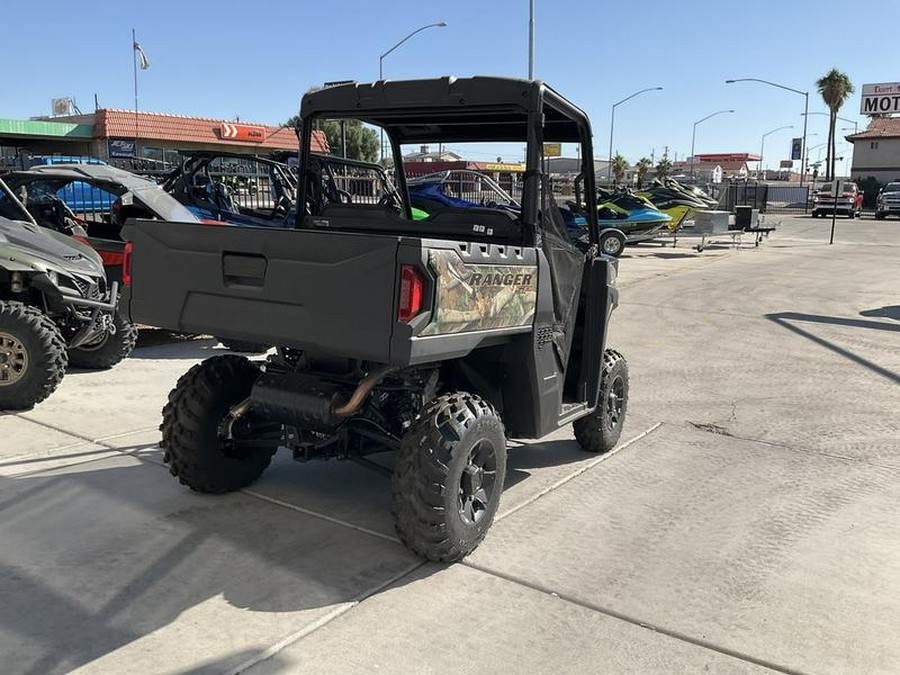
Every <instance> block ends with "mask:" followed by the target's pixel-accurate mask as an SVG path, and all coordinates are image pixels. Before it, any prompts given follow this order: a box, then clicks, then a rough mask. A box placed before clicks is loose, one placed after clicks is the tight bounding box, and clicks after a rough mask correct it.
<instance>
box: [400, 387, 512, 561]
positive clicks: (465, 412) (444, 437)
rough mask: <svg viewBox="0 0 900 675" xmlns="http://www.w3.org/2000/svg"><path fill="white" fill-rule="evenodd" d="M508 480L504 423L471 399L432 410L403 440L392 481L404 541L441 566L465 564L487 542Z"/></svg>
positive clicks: (457, 397) (455, 397)
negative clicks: (453, 563)
mask: <svg viewBox="0 0 900 675" xmlns="http://www.w3.org/2000/svg"><path fill="white" fill-rule="evenodd" d="M505 479H506V436H505V433H504V429H503V422H502V421H501V419H500V416H499V415H498V414H497V412H496V411H495V410H494V408H493V407H492V406H491V405H490V404H489V403H487V402H486V401H485V400H483V399H481V398H479V397H478V396H475V395H473V394H468V393H465V392H456V393H452V394H444V395H442V396H439V397H437V398H436V399H434V400H433V401H431V402H430V403H428V404H427V405H426V406H425V408H424V409H423V410H422V412H421V413H420V414H419V416H418V417H417V419H416V421H415V422H414V423H413V426H412V427H411V428H410V430H409V431H408V432H407V434H406V435H405V436H404V437H403V440H402V442H401V444H400V450H399V452H398V453H397V462H396V468H395V469H394V478H393V486H392V492H393V503H394V507H393V510H394V522H395V527H396V530H397V534H398V535H399V537H400V540H401V541H402V542H403V543H404V544H405V545H406V546H407V547H408V548H409V549H411V550H412V551H413V552H414V553H416V554H417V555H419V556H421V557H423V558H426V559H428V560H432V561H435V562H456V561H458V560H462V559H463V558H464V557H466V556H467V555H468V554H469V553H471V552H472V551H474V550H475V548H476V547H477V546H478V545H479V544H480V543H481V541H482V540H483V539H484V536H485V534H486V533H487V531H488V528H490V526H491V523H492V522H493V520H494V516H495V514H496V513H497V508H498V506H499V504H500V494H501V492H502V490H503V483H504V480H505Z"/></svg>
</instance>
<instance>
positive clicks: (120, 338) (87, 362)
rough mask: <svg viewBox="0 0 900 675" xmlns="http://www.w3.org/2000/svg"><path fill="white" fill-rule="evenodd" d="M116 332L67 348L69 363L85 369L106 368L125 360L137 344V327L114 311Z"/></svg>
mask: <svg viewBox="0 0 900 675" xmlns="http://www.w3.org/2000/svg"><path fill="white" fill-rule="evenodd" d="M113 325H114V326H115V328H116V332H115V333H113V334H109V333H107V334H106V335H104V336H102V337H100V338H99V339H97V340H95V341H94V342H89V343H88V344H85V345H81V346H80V347H76V348H74V349H70V350H69V365H70V366H74V367H76V368H84V369H85V370H108V369H109V368H112V367H113V366H114V365H116V364H117V363H119V362H120V361H123V360H125V359H126V358H128V356H129V355H130V354H131V352H133V351H134V347H135V345H136V344H137V339H138V329H137V327H136V326H135V325H134V324H133V323H129V322H128V321H126V320H125V319H124V318H122V316H121V315H120V314H119V313H118V312H116V313H115V315H114V316H113Z"/></svg>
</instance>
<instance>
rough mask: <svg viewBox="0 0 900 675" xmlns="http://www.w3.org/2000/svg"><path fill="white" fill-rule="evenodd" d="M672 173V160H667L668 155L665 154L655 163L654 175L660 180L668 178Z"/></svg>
mask: <svg viewBox="0 0 900 675" xmlns="http://www.w3.org/2000/svg"><path fill="white" fill-rule="evenodd" d="M671 174H672V162H671V161H670V160H669V155H668V154H665V155H663V156H662V158H661V159H660V160H659V161H658V162H657V163H656V177H657V178H659V179H660V180H664V179H666V178H668V177H669V176H670V175H671Z"/></svg>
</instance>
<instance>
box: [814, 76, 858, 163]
mask: <svg viewBox="0 0 900 675" xmlns="http://www.w3.org/2000/svg"><path fill="white" fill-rule="evenodd" d="M816 87H817V88H818V90H819V93H820V94H821V95H822V100H823V101H825V105H827V106H828V111H829V117H828V155H827V157H826V160H825V180H834V165H835V154H834V145H835V133H834V129H835V126H836V124H837V114H838V111H839V110H840V109H841V106H842V105H844V103H846V102H847V99H848V98H850V94H852V93H853V83H852V82H850V78H849V77H847V74H846V73H842V72H841V71H839V70H838V69H837V68H832V69H831V70H829V71H828V72H827V73H825V75H823V76H822V77H820V78H819V79H818V80H817V81H816Z"/></svg>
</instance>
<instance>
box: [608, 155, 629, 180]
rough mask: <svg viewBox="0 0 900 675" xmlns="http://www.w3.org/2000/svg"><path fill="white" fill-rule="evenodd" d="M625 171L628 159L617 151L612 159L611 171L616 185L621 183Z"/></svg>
mask: <svg viewBox="0 0 900 675" xmlns="http://www.w3.org/2000/svg"><path fill="white" fill-rule="evenodd" d="M626 171H628V160H627V159H625V158H624V157H623V156H622V155H621V154H620V153H618V152H617V153H616V156H615V157H613V161H612V172H613V176H615V179H616V185H618V184H619V183H621V182H622V179H624V178H625V172H626Z"/></svg>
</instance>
